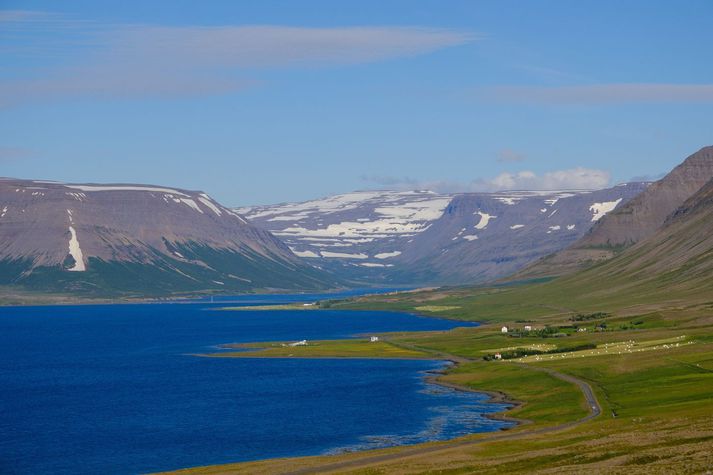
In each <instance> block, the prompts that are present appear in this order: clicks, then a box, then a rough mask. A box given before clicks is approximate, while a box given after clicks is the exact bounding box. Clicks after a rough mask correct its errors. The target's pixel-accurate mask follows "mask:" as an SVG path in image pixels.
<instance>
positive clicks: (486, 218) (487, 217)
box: [473, 211, 497, 229]
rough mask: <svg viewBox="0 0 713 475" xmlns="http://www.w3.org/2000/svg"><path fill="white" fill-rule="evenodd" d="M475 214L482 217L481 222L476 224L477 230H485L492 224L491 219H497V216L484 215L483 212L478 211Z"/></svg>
mask: <svg viewBox="0 0 713 475" xmlns="http://www.w3.org/2000/svg"><path fill="white" fill-rule="evenodd" d="M473 214H478V215H480V221H478V224H476V225H475V226H474V227H475V229H485V228H486V227H487V226H488V223H489V222H490V220H491V219H495V218H497V216H493V215H491V214H488V213H483V212H482V211H476V212H475V213H473Z"/></svg>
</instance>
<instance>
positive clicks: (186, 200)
mask: <svg viewBox="0 0 713 475" xmlns="http://www.w3.org/2000/svg"><path fill="white" fill-rule="evenodd" d="M174 201H176V200H174ZM178 201H180V202H181V203H183V204H186V205H188V206H190V207H191V208H193V209H194V210H196V211H198V212H199V213H200V214H203V210H202V209H200V208H199V207H198V204H197V203H196V202H195V201H193V200H192V199H190V198H179V199H178Z"/></svg>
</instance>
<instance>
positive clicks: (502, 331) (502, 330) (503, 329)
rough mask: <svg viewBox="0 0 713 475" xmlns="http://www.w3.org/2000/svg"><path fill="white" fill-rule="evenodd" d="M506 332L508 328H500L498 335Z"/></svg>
mask: <svg viewBox="0 0 713 475" xmlns="http://www.w3.org/2000/svg"><path fill="white" fill-rule="evenodd" d="M507 332H508V327H502V328H501V329H500V333H507Z"/></svg>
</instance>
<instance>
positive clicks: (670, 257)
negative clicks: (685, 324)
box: [545, 179, 713, 302]
mask: <svg viewBox="0 0 713 475" xmlns="http://www.w3.org/2000/svg"><path fill="white" fill-rule="evenodd" d="M550 284H551V285H546V286H545V288H550V289H557V291H559V292H565V293H567V292H570V293H573V294H577V295H585V294H588V295H592V296H598V298H606V299H608V300H611V299H612V298H617V299H619V300H622V301H624V302H626V301H627V299H628V301H631V302H633V301H635V300H636V301H647V302H655V301H657V300H658V299H662V298H665V299H669V300H670V299H672V298H680V299H683V300H682V302H687V301H686V300H685V299H686V298H687V297H691V298H696V299H700V298H706V297H708V298H710V296H711V295H713V179H712V180H711V181H709V182H708V183H707V184H705V185H704V186H703V187H702V188H701V189H700V190H699V191H698V192H696V193H694V194H693V196H691V197H690V198H689V199H687V200H686V201H685V202H684V203H683V204H682V205H681V206H680V207H678V208H677V209H676V210H674V212H673V213H671V214H670V215H669V216H668V217H667V218H666V219H665V220H664V224H663V225H662V226H661V227H660V228H659V229H658V230H657V231H656V232H654V233H653V234H652V235H651V236H649V237H647V238H644V239H641V240H640V241H639V242H638V243H637V244H635V245H633V246H631V247H628V248H627V249H625V250H624V251H622V252H621V253H619V254H617V255H616V256H615V257H614V258H612V259H609V260H608V261H605V262H602V263H599V264H598V265H595V266H592V267H591V268H589V269H585V270H583V271H580V272H577V273H574V274H572V275H569V276H564V277H561V278H559V279H557V280H555V281H553V282H551V283H550ZM613 296H615V297H613Z"/></svg>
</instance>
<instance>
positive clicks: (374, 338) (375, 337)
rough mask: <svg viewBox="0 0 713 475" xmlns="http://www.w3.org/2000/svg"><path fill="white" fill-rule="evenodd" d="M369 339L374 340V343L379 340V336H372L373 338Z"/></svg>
mask: <svg viewBox="0 0 713 475" xmlns="http://www.w3.org/2000/svg"><path fill="white" fill-rule="evenodd" d="M369 341H370V342H372V343H375V342H377V341H379V337H378V336H372V337H371V338H369Z"/></svg>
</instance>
